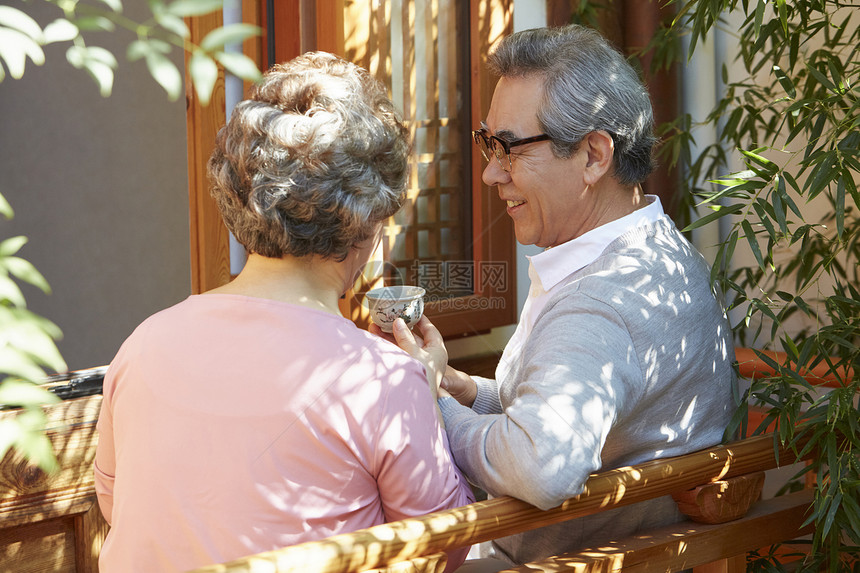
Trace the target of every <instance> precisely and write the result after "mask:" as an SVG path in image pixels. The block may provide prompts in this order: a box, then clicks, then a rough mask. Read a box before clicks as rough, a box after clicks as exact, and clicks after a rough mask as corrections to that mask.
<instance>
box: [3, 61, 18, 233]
mask: <svg viewBox="0 0 860 573" xmlns="http://www.w3.org/2000/svg"><path fill="white" fill-rule="evenodd" d="M0 69H2V68H0ZM2 79H3V78H0V80H2ZM0 215H3V216H4V217H6V218H7V219H11V218H12V217H14V216H15V211H14V210H13V209H12V205H10V204H9V202H8V201H7V200H6V198H5V197H4V196H3V195H0Z"/></svg>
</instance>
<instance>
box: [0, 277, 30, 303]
mask: <svg viewBox="0 0 860 573" xmlns="http://www.w3.org/2000/svg"><path fill="white" fill-rule="evenodd" d="M3 301H9V303H10V304H11V305H12V306H16V307H20V308H24V307H26V306H27V300H26V299H25V298H24V293H22V292H21V287H19V286H18V284H17V283H16V282H15V281H13V280H12V279H11V278H9V277H8V276H7V275H6V274H5V273H4V274H2V275H0V303H2V302H3Z"/></svg>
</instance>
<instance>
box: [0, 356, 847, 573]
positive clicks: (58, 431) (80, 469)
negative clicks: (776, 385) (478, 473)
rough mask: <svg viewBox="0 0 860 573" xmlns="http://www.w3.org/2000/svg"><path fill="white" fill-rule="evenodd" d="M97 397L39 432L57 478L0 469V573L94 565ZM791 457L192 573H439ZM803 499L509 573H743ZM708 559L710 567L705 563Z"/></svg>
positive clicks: (706, 460) (611, 476) (613, 487)
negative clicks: (521, 539)
mask: <svg viewBox="0 0 860 573" xmlns="http://www.w3.org/2000/svg"><path fill="white" fill-rule="evenodd" d="M776 358H782V357H780V356H777V357H776ZM738 360H739V362H741V369H742V373H743V372H744V368H746V369H749V368H753V369H754V372H753V373H752V374H750V375H752V376H755V375H758V374H756V372H758V373H761V374H762V375H766V368H767V366H766V364H764V363H762V362H761V361H760V360H758V359H757V358H756V357H755V355H752V356H750V355H747V354H743V351H741V352H740V353H739V354H738ZM777 362H780V360H777ZM851 374H853V373H851ZM822 379H823V380H824V382H823V383H828V382H829V381H828V380H826V379H824V378H822ZM830 383H832V382H830ZM82 389H83V390H85V393H89V392H90V391H98V389H97V388H96V389H95V390H93V389H88V388H73V390H74V391H76V392H77V391H78V390H82ZM101 400H102V397H101V395H99V394H95V395H89V396H86V395H85V396H84V397H78V398H72V399H70V400H65V401H63V402H62V403H60V404H57V405H54V406H49V407H46V412H47V414H48V419H49V422H48V426H47V433H48V436H49V437H50V438H51V440H52V442H53V444H54V449H55V452H56V453H57V456H58V459H59V462H60V469H59V471H58V472H56V473H55V474H52V475H46V474H44V473H43V472H41V471H40V470H38V469H36V468H34V467H33V466H32V465H30V464H28V463H27V462H25V461H24V460H22V459H21V458H20V457H17V456H15V455H13V454H7V455H6V457H5V458H4V459H3V460H2V463H0V564H2V567H0V569H3V570H9V571H16V573H27V572H31V571H32V572H36V571H57V572H65V571H79V572H85V571H86V572H95V571H97V570H98V566H97V559H98V554H99V551H100V549H101V545H102V542H103V541H104V538H105V535H106V533H107V530H108V528H107V524H105V523H104V520H103V519H102V517H101V513H100V512H99V509H98V505H97V503H96V499H95V492H94V486H93V477H92V462H93V457H94V455H95V447H96V443H97V435H96V431H95V425H96V420H97V418H98V412H99V407H100V405H101ZM16 415H18V413H17V412H15V411H7V412H0V421H2V419H3V418H6V417H10V416H16ZM794 461H795V459H794V456H793V454H791V453H789V452H786V451H785V450H783V449H780V448H775V447H774V442H773V438H772V436H770V435H765V436H759V437H754V438H748V439H745V440H742V441H739V442H735V443H732V444H728V445H724V446H719V447H714V448H709V449H707V450H702V451H699V452H695V453H692V454H688V455H685V456H680V457H677V458H670V459H665V460H659V461H653V462H648V463H645V464H641V465H638V466H635V467H628V468H621V469H616V470H612V471H608V472H601V473H598V474H595V475H593V476H592V477H591V478H590V479H589V480H588V482H587V484H586V488H585V491H584V492H583V493H582V494H581V495H579V496H577V497H575V498H572V499H570V500H568V501H566V502H565V503H563V504H562V505H560V506H559V507H557V508H554V509H551V510H549V511H541V510H539V509H537V508H535V507H532V506H530V505H528V504H527V503H525V502H522V501H519V500H516V499H513V498H509V497H502V498H496V499H492V500H488V501H482V502H478V503H474V504H471V505H467V506H464V507H461V508H457V509H452V510H448V511H442V512H437V513H433V514H430V515H427V516H424V517H421V518H416V519H410V520H406V521H400V522H395V523H389V524H385V525H380V526H376V527H372V528H369V529H364V530H361V531H356V532H353V533H349V534H345V535H339V536H335V537H330V538H328V539H324V540H321V541H316V542H311V543H304V544H301V545H295V546H292V547H286V548H284V549H280V550H277V551H272V552H268V553H262V554H259V555H254V556H250V557H246V558H243V559H239V560H236V561H231V562H229V563H224V564H219V565H211V566H208V567H204V568H202V569H199V570H198V571H199V572H216V571H218V572H246V571H247V572H250V571H254V572H258V571H268V572H278V573H283V572H287V571H290V572H292V571H301V572H302V573H314V572H320V573H322V572H339V573H352V572H355V573H357V572H367V571H374V570H384V571H389V572H394V571H437V570H441V569H442V568H444V565H445V553H444V552H445V551H448V550H451V549H455V548H460V547H465V546H469V545H472V544H475V543H480V542H484V541H489V540H491V539H496V538H499V537H504V536H506V535H511V534H513V533H517V532H522V531H527V530H530V529H535V528H538V527H542V526H544V525H549V524H553V523H558V522H561V521H566V520H569V519H575V518H577V517H582V516H585V515H590V514H593V513H596V512H600V511H605V510H608V509H611V508H614V507H620V506H623V505H629V504H631V503H636V502H639V501H643V500H646V499H651V498H654V497H659V496H663V495H667V494H678V493H679V492H688V491H689V490H691V489H692V488H696V487H697V486H702V485H706V484H717V486H716V488H717V490H718V491H719V489H720V488H721V487H723V484H724V483H725V482H726V480H729V481H730V480H732V479H734V478H737V477H738V476H745V475H749V474H754V473H756V472H760V471H764V470H768V469H771V468H775V467H778V466H779V465H788V464H791V463H793V462H794ZM711 489H713V488H711ZM723 493H724V494H725V495H727V493H726V492H723ZM810 503H811V492H810V491H803V492H799V493H796V494H791V495H788V496H784V497H780V498H776V499H772V500H765V501H759V502H757V503H756V504H755V505H754V506H753V507H752V509H751V510H750V511H749V513H748V514H746V515H745V516H744V517H742V518H740V519H736V520H734V521H730V522H726V523H718V524H711V525H704V524H701V523H697V522H693V521H684V522H682V523H679V524H676V525H673V526H669V527H666V528H661V529H659V530H654V531H649V532H645V533H644V534H643V535H638V536H636V537H635V538H630V539H625V540H618V541H617V542H616V543H613V544H612V545H610V546H607V547H600V548H593V549H592V550H588V551H583V552H580V553H577V554H570V555H559V556H554V557H551V558H548V559H546V560H545V561H542V562H540V563H533V564H527V565H525V566H523V567H520V568H516V569H512V571H521V572H524V571H561V570H564V571H568V572H574V571H595V572H596V571H610V570H611V571H616V570H622V569H623V571H640V572H648V571H661V572H662V571H674V570H679V569H683V568H690V567H697V566H703V567H706V568H707V567H710V568H709V569H704V568H703V569H701V571H706V570H707V571H709V572H711V571H713V572H716V571H722V572H727V571H735V570H737V571H742V570H744V569H743V563H744V557H743V554H745V553H746V552H747V551H750V550H754V549H758V548H761V547H765V546H767V545H770V544H772V543H776V542H780V541H784V540H788V539H792V538H794V537H796V536H797V535H799V534H801V533H803V532H804V530H801V529H800V525H801V524H802V523H803V521H804V514H805V512H806V510H807V509H808V508H809V506H810ZM716 560H720V561H718V562H717V563H716V564H713V563H712V562H715V561H716ZM706 564H711V565H706ZM732 567H735V569H733V568H732Z"/></svg>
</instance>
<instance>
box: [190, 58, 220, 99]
mask: <svg viewBox="0 0 860 573" xmlns="http://www.w3.org/2000/svg"><path fill="white" fill-rule="evenodd" d="M188 72H189V73H190V74H191V81H192V82H193V83H194V90H195V91H196V92H197V97H198V98H199V99H200V103H201V104H202V105H208V104H209V99H210V98H211V97H212V90H213V88H214V87H215V82H216V81H217V80H218V65H217V64H216V63H215V60H213V59H212V58H210V57H209V56H207V55H206V54H205V53H203V52H202V51H200V50H196V51H195V52H194V54H193V55H192V56H191V59H190V60H189V62H188Z"/></svg>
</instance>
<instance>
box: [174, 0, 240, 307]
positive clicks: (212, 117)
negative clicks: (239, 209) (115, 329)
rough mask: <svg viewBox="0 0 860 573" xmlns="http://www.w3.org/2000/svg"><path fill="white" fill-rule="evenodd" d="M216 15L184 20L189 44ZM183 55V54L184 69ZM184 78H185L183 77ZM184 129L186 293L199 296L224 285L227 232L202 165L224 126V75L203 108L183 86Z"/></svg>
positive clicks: (218, 15)
mask: <svg viewBox="0 0 860 573" xmlns="http://www.w3.org/2000/svg"><path fill="white" fill-rule="evenodd" d="M222 23H223V18H222V16H221V13H220V12H213V13H212V14H207V15H205V16H200V17H196V18H191V19H188V25H189V29H190V30H191V38H190V40H191V41H192V42H194V43H195V44H199V43H200V41H201V40H202V39H203V38H204V37H205V36H206V34H207V33H209V32H210V31H212V30H214V29H215V28H217V27H219V26H221V25H222ZM188 58H189V56H188V55H186V67H187V60H188ZM186 78H190V74H187V73H186ZM185 94H186V96H185V97H186V106H187V112H186V124H187V129H188V206H189V226H190V236H191V243H190V248H191V292H192V293H195V294H197V293H201V292H205V291H207V290H211V289H213V288H215V287H218V286H221V285H223V284H226V283H227V282H229V281H230V246H229V233H228V232H227V228H226V227H225V226H224V223H223V222H222V221H221V215H220V213H219V212H218V207H217V206H216V205H215V201H214V200H213V199H212V198H211V197H210V196H209V184H208V181H207V178H206V162H207V161H208V160H209V156H210V155H211V154H212V150H213V149H214V148H215V136H216V135H217V134H218V130H219V129H220V128H221V126H223V125H224V120H225V114H224V72H223V70H220V69H219V72H218V80H217V82H216V83H215V89H214V91H213V93H212V99H211V100H210V101H209V105H207V106H205V107H204V106H202V105H201V104H200V100H199V99H198V98H197V94H196V93H194V90H193V88H192V87H191V82H190V79H189V80H187V82H186V88H185Z"/></svg>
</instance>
